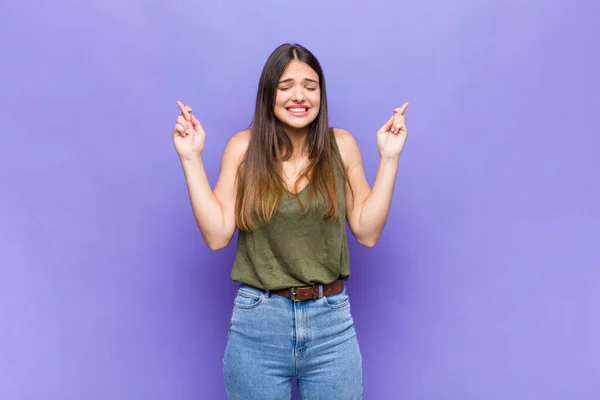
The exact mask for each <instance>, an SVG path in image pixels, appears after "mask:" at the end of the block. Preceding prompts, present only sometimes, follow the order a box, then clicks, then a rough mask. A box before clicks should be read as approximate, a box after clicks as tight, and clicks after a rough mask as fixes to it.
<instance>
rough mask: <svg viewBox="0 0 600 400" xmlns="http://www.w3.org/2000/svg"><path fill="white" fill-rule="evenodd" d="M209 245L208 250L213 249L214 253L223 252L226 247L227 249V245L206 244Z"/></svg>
mask: <svg viewBox="0 0 600 400" xmlns="http://www.w3.org/2000/svg"><path fill="white" fill-rule="evenodd" d="M206 244H207V245H208V248H209V249H211V250H212V251H219V250H223V249H224V248H225V247H227V244H224V245H223V244H222V243H206Z"/></svg>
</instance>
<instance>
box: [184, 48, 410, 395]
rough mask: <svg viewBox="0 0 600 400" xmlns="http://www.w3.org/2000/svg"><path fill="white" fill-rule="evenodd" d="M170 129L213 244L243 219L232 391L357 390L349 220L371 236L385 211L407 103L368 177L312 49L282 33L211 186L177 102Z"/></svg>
mask: <svg viewBox="0 0 600 400" xmlns="http://www.w3.org/2000/svg"><path fill="white" fill-rule="evenodd" d="M177 104H178V106H179V108H180V109H181V115H180V116H179V117H178V118H177V122H176V124H175V128H174V129H173V140H174V142H175V148H176V150H177V153H178V155H179V157H180V159H181V163H182V165H183V170H184V173H185V178H186V182H187V186H188V191H189V196H190V201H191V205H192V209H193V212H194V216H195V218H196V221H197V223H198V226H199V228H200V232H201V233H202V237H203V238H204V240H205V242H206V243H207V245H208V246H209V247H210V248H211V249H213V250H218V249H222V248H224V247H225V246H226V245H227V244H228V243H229V242H230V241H231V238H232V237H233V235H234V233H235V231H236V229H237V228H239V234H238V242H237V250H236V257H235V262H234V265H233V269H232V272H231V277H232V279H233V280H234V281H236V282H239V283H240V285H239V287H238V289H237V292H236V295H235V298H234V301H233V303H234V305H233V312H232V314H231V321H230V328H229V336H228V341H227V346H226V349H225V357H224V359H223V375H224V379H225V389H226V392H227V397H228V398H229V399H231V400H237V399H244V400H253V399H257V400H258V399H261V400H269V399H273V400H281V399H289V398H290V396H291V386H292V384H291V382H292V377H293V376H297V378H298V393H299V395H300V397H301V398H302V399H311V400H312V399H328V400H332V399H344V400H352V399H361V398H362V357H361V354H360V350H359V346H358V341H357V338H356V331H355V329H354V323H353V319H352V315H351V313H350V303H349V298H348V293H347V289H346V286H345V285H344V281H345V280H348V278H349V276H350V270H349V255H348V244H347V240H346V221H348V225H349V226H350V230H351V231H352V234H353V235H354V236H355V237H356V239H357V240H358V242H359V243H361V244H362V245H364V246H367V247H372V246H374V245H375V243H376V242H377V240H378V239H379V236H380V235H381V232H382V230H383V226H384V224H385V220H386V218H387V215H388V211H389V208H390V203H391V200H392V192H393V188H394V181H395V178H396V172H397V170H398V163H399V157H400V153H401V151H402V148H403V146H404V142H405V140H406V136H407V130H406V126H405V117H404V114H405V111H406V108H407V107H408V103H405V104H404V105H402V106H401V107H399V108H397V109H395V110H394V112H393V113H392V115H391V117H390V118H389V120H388V121H387V122H386V123H385V124H383V126H382V127H381V128H380V129H379V131H378V132H377V147H378V149H379V156H380V163H379V170H378V172H377V177H376V179H375V183H374V185H373V188H372V189H371V188H370V187H369V184H368V182H367V180H366V178H365V174H364V169H363V164H362V158H361V154H360V150H359V148H358V145H357V143H356V141H355V139H354V137H353V136H352V135H351V134H350V133H349V132H347V131H345V130H343V129H337V128H330V127H329V122H328V118H327V96H326V90H325V77H324V76H323V71H322V69H321V66H320V64H319V62H318V61H317V59H316V58H315V56H314V55H313V54H312V53H311V52H310V51H308V50H307V49H306V48H304V47H302V46H300V45H297V44H295V45H292V44H284V45H281V46H279V47H278V48H277V49H275V51H273V53H272V54H271V55H270V56H269V58H268V60H267V62H266V64H265V66H264V68H263V71H262V75H261V77H260V82H259V85H258V93H257V97H256V108H255V112H254V119H253V123H252V127H251V129H249V130H245V131H242V132H239V133H237V134H235V135H233V136H232V137H231V139H230V140H229V142H228V143H227V146H226V147H225V151H224V154H223V158H222V163H221V171H220V175H219V179H218V181H217V183H216V185H215V188H214V190H212V189H211V187H210V186H209V183H208V180H207V178H206V173H205V170H204V166H203V163H202V152H203V150H204V142H205V137H206V134H205V132H204V129H203V128H202V125H201V124H200V122H199V121H198V119H196V117H195V116H194V115H193V114H192V109H191V107H189V106H187V105H184V104H183V103H181V102H177Z"/></svg>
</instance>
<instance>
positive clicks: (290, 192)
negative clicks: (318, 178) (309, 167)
mask: <svg viewBox="0 0 600 400" xmlns="http://www.w3.org/2000/svg"><path fill="white" fill-rule="evenodd" d="M308 185H310V181H309V182H308V183H307V184H306V185H304V187H303V188H302V189H300V190H299V191H298V193H294V192H292V191H291V190H290V189H288V187H287V185H286V186H285V190H286V191H287V192H288V193H289V194H291V195H294V196H298V195H299V194H300V193H302V192H304V190H306V188H307V187H308Z"/></svg>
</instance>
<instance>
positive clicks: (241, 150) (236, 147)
mask: <svg viewBox="0 0 600 400" xmlns="http://www.w3.org/2000/svg"><path fill="white" fill-rule="evenodd" d="M251 135H252V133H251V131H250V130H249V129H247V130H245V131H240V132H238V133H236V134H234V135H233V136H231V137H230V138H229V141H228V142H227V145H226V146H225V151H224V152H223V158H224V159H225V158H228V159H234V160H236V161H237V162H239V161H240V160H241V158H242V157H243V156H244V155H245V154H246V150H247V149H248V144H249V143H250V136H251Z"/></svg>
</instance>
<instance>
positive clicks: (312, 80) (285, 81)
mask: <svg viewBox="0 0 600 400" xmlns="http://www.w3.org/2000/svg"><path fill="white" fill-rule="evenodd" d="M302 80H303V81H309V82H313V83H319V81H316V80H314V79H311V78H304V79H302ZM293 81H294V79H293V78H288V79H284V80H282V81H279V83H287V82H293Z"/></svg>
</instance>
